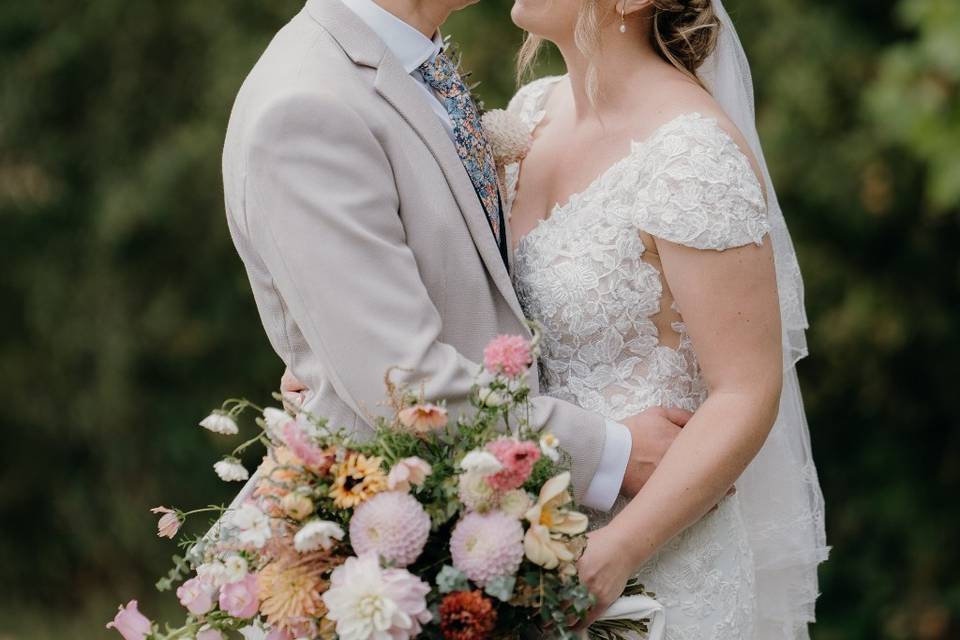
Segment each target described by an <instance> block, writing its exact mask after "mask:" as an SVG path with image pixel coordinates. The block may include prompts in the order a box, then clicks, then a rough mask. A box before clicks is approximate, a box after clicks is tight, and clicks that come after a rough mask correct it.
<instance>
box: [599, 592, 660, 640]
mask: <svg viewBox="0 0 960 640" xmlns="http://www.w3.org/2000/svg"><path fill="white" fill-rule="evenodd" d="M665 615H666V614H665V612H664V610H663V605H662V604H660V603H659V602H657V601H656V600H654V599H653V598H651V597H650V596H646V595H636V596H621V597H620V598H617V600H616V601H615V602H614V603H613V604H612V605H610V608H609V609H607V610H606V611H604V612H603V615H601V616H600V618H599V620H624V619H626V620H643V619H644V618H646V619H647V620H648V621H649V624H648V627H649V631H648V632H647V636H646V638H645V639H644V640H663V636H664V627H665V625H666V620H665Z"/></svg>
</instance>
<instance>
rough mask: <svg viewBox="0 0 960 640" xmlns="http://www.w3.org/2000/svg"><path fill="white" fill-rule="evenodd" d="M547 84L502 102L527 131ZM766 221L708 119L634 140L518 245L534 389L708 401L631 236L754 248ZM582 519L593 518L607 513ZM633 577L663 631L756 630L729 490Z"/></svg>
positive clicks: (645, 256) (612, 400) (614, 402)
mask: <svg viewBox="0 0 960 640" xmlns="http://www.w3.org/2000/svg"><path fill="white" fill-rule="evenodd" d="M557 80H558V79H557V78H544V79H541V80H537V81H535V82H533V83H531V84H529V85H527V86H525V87H524V88H523V89H521V90H520V92H519V93H518V94H517V95H516V96H515V97H514V99H513V100H512V101H511V104H510V110H511V111H512V112H514V113H516V114H517V115H519V117H520V118H521V119H522V120H523V121H524V122H525V123H526V124H527V125H528V126H529V127H530V130H531V131H532V130H533V129H534V128H535V127H536V125H537V124H538V123H539V121H540V119H541V118H542V116H543V111H542V109H543V103H544V101H545V97H546V95H547V94H548V93H549V89H550V88H551V87H552V86H553V85H554V84H555V83H556V81H557ZM518 173H519V166H518V165H513V166H511V167H508V168H507V171H506V179H507V181H506V192H507V195H506V199H507V204H508V206H509V205H510V204H512V200H513V196H514V195H515V189H516V182H517V176H518ZM768 230H769V229H768V223H767V217H766V209H765V205H764V199H763V193H762V190H761V187H760V183H759V182H758V180H757V178H756V176H755V174H754V172H753V170H752V169H751V166H750V162H749V160H748V159H747V157H746V156H745V155H744V154H743V153H742V152H741V151H740V150H739V148H738V147H737V146H736V144H735V143H734V142H733V140H732V139H731V138H730V137H729V136H728V135H727V134H726V133H725V132H724V131H723V129H721V128H720V126H719V125H718V124H717V122H716V121H715V120H713V119H710V118H705V117H702V116H700V115H699V114H696V113H690V114H686V115H681V116H679V117H677V118H675V119H673V120H671V121H669V122H667V123H666V124H664V125H663V126H661V127H659V128H658V129H657V130H656V131H655V132H654V133H653V134H652V135H651V136H649V137H648V138H647V139H645V140H643V141H640V142H634V143H632V145H631V150H630V153H629V154H628V155H627V156H626V157H625V158H623V159H622V160H620V161H619V162H617V163H615V164H614V165H613V166H611V167H610V168H609V169H607V170H606V171H605V172H604V173H603V174H602V175H600V176H599V177H598V178H597V179H596V180H594V182H593V183H591V184H590V185H589V186H588V187H587V188H586V189H585V190H583V191H582V192H580V193H578V194H576V195H574V196H572V197H571V198H570V199H569V201H568V202H566V203H564V204H561V205H558V206H557V207H555V208H554V209H553V211H552V212H551V214H550V216H549V217H548V218H547V219H546V220H543V221H542V222H540V223H539V225H538V226H536V227H535V228H534V229H533V230H532V231H530V233H529V234H528V235H527V236H525V237H524V238H522V239H521V240H520V243H519V245H518V247H517V250H516V258H515V269H514V281H515V286H516V288H517V291H518V294H519V297H520V301H521V303H522V305H523V308H524V310H525V312H526V314H527V316H528V317H529V318H531V319H533V320H536V321H538V322H539V323H540V324H542V325H543V327H544V337H543V343H542V349H543V352H542V367H541V370H542V378H543V383H542V388H543V389H544V390H545V392H546V393H548V394H550V395H552V396H557V397H560V398H563V399H565V400H568V401H570V402H572V403H575V404H577V405H579V406H581V407H584V408H586V409H590V410H592V411H595V412H597V413H600V414H601V415H604V416H606V417H608V418H611V419H614V420H621V419H624V418H626V417H629V416H631V415H634V414H636V413H639V412H641V411H643V410H644V409H647V408H649V407H653V406H669V407H681V408H683V409H687V410H689V411H695V410H696V409H697V407H699V406H700V404H701V403H702V402H703V401H704V399H705V397H706V387H705V385H704V381H703V378H702V376H701V372H700V368H699V365H698V363H697V357H696V354H695V353H694V350H693V346H692V344H691V341H690V339H689V337H688V335H687V333H686V330H685V327H684V324H683V318H682V315H681V313H680V310H679V309H678V308H677V305H676V303H674V302H673V299H672V296H671V295H670V291H669V287H668V286H667V283H666V282H665V280H664V278H663V277H662V275H661V273H660V270H659V269H658V266H659V261H658V260H657V259H656V256H651V255H649V252H648V251H647V250H645V247H644V243H643V241H642V239H641V232H646V233H648V234H650V235H652V236H656V237H658V238H663V239H666V240H669V241H672V242H676V243H680V244H683V245H687V246H690V247H694V248H697V249H703V250H724V249H728V248H731V247H738V246H743V245H746V244H749V243H758V244H759V243H761V242H762V241H763V238H764V236H765V235H766V234H767V232H768ZM623 504H624V502H622V501H621V502H619V503H618V504H617V505H616V506H615V507H614V510H613V512H614V513H615V512H616V511H618V510H619V509H621V508H622V507H623ZM590 515H591V520H592V522H593V526H599V525H601V524H603V523H604V522H605V521H608V520H609V518H610V517H611V516H610V515H609V514H599V513H592V514H590ZM639 577H640V579H641V581H642V582H643V583H644V585H645V586H646V588H647V589H648V590H650V591H653V592H655V594H656V598H657V600H658V601H660V602H661V603H662V604H663V605H664V608H665V613H666V637H667V638H668V639H670V640H735V639H736V640H744V639H749V638H754V637H761V636H760V635H755V634H757V633H758V632H757V630H756V629H755V617H756V602H757V597H756V596H757V594H756V593H755V580H754V563H753V560H752V555H751V548H750V546H749V544H748V539H747V531H746V527H745V525H744V520H743V515H742V513H741V509H740V504H739V500H738V497H737V496H736V495H734V496H731V497H728V498H726V499H724V500H723V501H722V502H721V503H720V505H719V507H718V508H717V509H716V510H715V511H713V512H711V513H709V514H707V515H706V516H704V517H703V519H702V520H700V521H699V522H698V523H696V524H695V525H693V526H691V527H689V528H688V529H687V530H685V531H684V532H682V533H681V534H679V535H678V536H676V537H675V538H674V539H673V540H671V541H670V542H669V543H668V544H667V545H666V546H665V547H664V548H663V549H662V550H661V551H660V552H659V553H657V555H656V556H655V557H654V558H653V559H651V560H650V561H649V562H648V563H647V564H646V565H645V566H644V567H643V568H642V569H641V571H640V572H639ZM777 637H780V638H783V637H786V636H783V635H779V636H777ZM791 637H792V636H791Z"/></svg>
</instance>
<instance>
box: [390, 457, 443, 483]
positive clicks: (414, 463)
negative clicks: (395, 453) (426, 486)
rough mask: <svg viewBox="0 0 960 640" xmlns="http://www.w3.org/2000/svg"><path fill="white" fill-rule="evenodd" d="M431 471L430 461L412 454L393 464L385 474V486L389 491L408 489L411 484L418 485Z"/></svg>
mask: <svg viewBox="0 0 960 640" xmlns="http://www.w3.org/2000/svg"><path fill="white" fill-rule="evenodd" d="M432 472H433V469H432V468H431V467H430V463H429V462H427V461H426V460H424V459H423V458H418V457H417V456H413V457H410V458H404V459H403V460H400V461H399V462H397V464H395V465H393V467H392V468H391V469H390V473H389V474H387V488H388V489H390V490H391V491H409V490H410V487H411V485H412V486H415V487H419V486H420V485H422V484H423V481H424V480H426V478H427V476H428V475H430V474H431V473H432Z"/></svg>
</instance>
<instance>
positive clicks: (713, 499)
mask: <svg viewBox="0 0 960 640" xmlns="http://www.w3.org/2000/svg"><path fill="white" fill-rule="evenodd" d="M656 243H657V248H658V251H659V254H660V258H661V262H662V266H663V273H664V278H665V279H666V281H667V283H668V285H669V287H670V290H671V292H672V293H673V296H674V299H675V300H676V302H677V305H678V306H679V308H680V312H681V314H682V315H683V319H684V321H685V323H686V325H687V330H688V333H689V335H690V337H691V339H692V340H693V345H694V349H695V351H696V353H697V358H698V359H699V361H700V365H701V368H702V371H703V376H704V379H705V381H706V383H707V385H708V389H709V396H708V398H707V400H706V401H705V402H704V403H703V405H702V406H701V407H700V408H699V409H698V410H697V411H696V412H695V413H694V415H693V417H692V418H691V419H690V421H689V422H688V423H687V425H686V427H685V428H684V429H683V431H682V432H681V433H680V435H679V436H678V437H677V439H676V440H675V441H674V443H673V445H672V446H671V447H670V449H669V450H668V451H667V453H666V455H665V456H664V457H663V459H662V460H661V462H660V465H659V466H658V467H657V469H656V471H655V472H654V473H653V475H652V476H651V477H650V479H649V480H648V481H647V483H646V485H644V487H643V489H642V490H641V491H640V492H639V493H638V494H637V495H636V497H634V499H633V500H632V501H631V502H630V504H629V505H627V506H626V507H625V508H624V509H623V511H621V512H620V513H619V514H618V515H617V516H616V518H615V519H614V520H613V521H612V522H611V523H610V524H609V525H608V526H607V527H604V528H603V529H600V530H598V531H597V532H595V533H594V534H593V535H592V536H591V538H590V545H589V546H588V548H587V551H586V552H585V553H584V556H583V558H582V559H581V562H580V565H579V570H580V576H581V579H583V580H584V581H585V582H586V583H587V584H588V586H589V587H590V589H591V592H593V593H594V595H595V596H597V599H598V603H597V607H596V612H597V613H601V612H602V611H603V609H605V608H606V606H607V605H609V604H610V603H611V602H612V601H613V600H614V599H616V597H617V596H618V595H619V593H620V592H621V591H622V589H623V585H624V583H625V581H626V579H627V578H628V577H629V576H630V575H631V574H632V573H634V572H635V571H636V570H637V569H638V568H639V567H641V566H642V565H643V564H644V563H645V562H646V561H647V560H648V559H649V558H650V557H651V556H652V555H653V554H654V552H656V550H657V549H659V548H660V547H661V546H662V545H663V544H664V543H665V542H667V541H668V540H669V539H670V538H672V537H673V536H675V535H676V534H678V533H679V532H681V531H682V530H683V529H685V528H686V527H688V526H690V525H691V524H693V523H694V522H696V521H697V520H699V519H700V518H701V517H703V515H704V514H705V513H706V512H707V511H709V510H710V509H711V508H712V507H713V506H714V505H715V504H716V503H717V502H718V501H719V500H721V499H722V498H723V496H724V494H725V493H726V491H727V490H728V489H729V488H730V486H731V485H732V484H734V483H735V481H736V480H737V478H738V477H739V476H740V474H741V473H742V472H743V470H744V469H745V468H746V466H747V465H748V464H749V462H750V461H751V460H752V459H753V457H754V456H755V455H756V453H757V452H758V451H759V450H760V447H761V446H762V445H763V442H764V440H765V439H766V437H767V434H768V433H769V431H770V428H771V426H772V425H773V422H774V420H775V419H776V415H777V410H778V406H779V397H780V389H781V382H782V380H781V377H782V358H781V346H780V345H781V342H780V307H779V302H778V298H777V285H776V274H775V270H774V264H773V253H772V249H771V246H770V240H769V238H767V239H766V240H765V242H764V244H763V245H762V246H756V245H748V246H744V247H739V248H736V249H729V250H726V251H722V252H717V251H712V250H707V251H704V250H698V249H692V248H689V247H686V246H682V245H679V244H675V243H672V242H667V241H664V240H661V239H657V240H656Z"/></svg>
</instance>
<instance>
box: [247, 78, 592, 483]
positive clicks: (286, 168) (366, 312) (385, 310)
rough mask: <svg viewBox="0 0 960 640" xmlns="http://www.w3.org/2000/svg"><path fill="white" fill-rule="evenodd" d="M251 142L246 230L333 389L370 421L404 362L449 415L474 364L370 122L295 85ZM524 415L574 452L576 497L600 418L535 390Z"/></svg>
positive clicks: (462, 398) (263, 118)
mask: <svg viewBox="0 0 960 640" xmlns="http://www.w3.org/2000/svg"><path fill="white" fill-rule="evenodd" d="M248 141H249V142H248V145H247V162H246V164H247V176H246V185H245V197H246V206H245V211H246V219H245V220H244V221H243V224H244V225H245V227H246V229H245V233H246V234H247V236H248V239H249V241H250V243H251V245H252V246H253V247H254V248H255V250H256V251H257V253H259V254H260V256H261V258H262V260H263V261H264V263H265V265H266V267H267V269H268V270H269V272H270V274H271V276H272V277H273V279H274V281H275V286H276V287H277V289H278V292H279V294H280V295H281V297H282V298H283V299H284V301H285V303H286V304H287V306H288V309H289V313H290V314H291V315H292V317H293V320H294V321H295V322H296V324H297V325H298V327H299V328H300V330H301V332H302V334H303V336H304V338H305V339H306V341H307V343H308V344H309V346H310V349H311V350H312V351H313V352H314V353H315V354H316V355H317V357H319V358H320V359H321V360H322V366H323V369H324V370H325V371H324V374H325V375H326V376H327V377H328V378H329V381H330V383H331V384H332V385H333V387H334V389H335V390H336V392H337V395H338V396H340V398H341V399H342V400H343V401H344V402H346V403H348V404H349V405H350V407H351V408H352V409H353V410H354V411H355V412H356V413H357V414H358V415H359V416H361V417H362V418H363V419H364V420H365V421H366V422H367V423H372V418H373V417H374V416H375V415H377V414H383V415H386V413H387V412H388V410H387V409H386V408H385V407H384V406H383V404H382V403H383V394H384V387H383V377H384V374H385V372H386V371H387V370H388V369H389V368H391V367H402V368H404V369H407V370H408V371H407V372H400V371H398V372H397V373H398V375H397V376H395V380H397V381H407V382H411V383H414V382H415V383H417V384H420V383H421V382H423V383H425V396H426V397H427V398H430V399H446V400H447V401H448V406H449V408H450V410H451V413H452V415H456V414H457V412H458V411H459V410H461V409H463V408H464V407H466V403H467V399H468V394H469V390H470V387H471V386H472V384H473V382H474V379H475V375H476V374H477V372H478V371H479V365H478V364H477V363H474V362H472V361H470V360H469V359H467V358H465V357H464V356H463V355H461V354H460V353H458V352H457V350H456V349H454V348H453V347H452V346H450V345H449V344H445V343H443V342H441V341H440V339H439V336H440V335H441V317H440V314H439V312H438V310H437V308H436V307H435V306H434V304H433V302H432V301H431V299H430V297H429V296H428V294H427V290H426V287H425V286H424V284H423V282H422V280H421V278H420V275H419V271H418V269H417V263H416V260H415V256H414V255H413V252H412V251H411V249H410V248H409V247H408V246H407V244H406V241H405V232H404V227H403V224H402V221H401V218H400V216H399V215H398V210H399V199H398V195H397V190H396V186H395V184H394V179H393V171H392V170H391V167H390V163H389V161H388V159H387V156H386V154H385V153H384V151H383V149H382V147H381V146H380V144H379V142H378V141H377V139H376V138H375V137H374V135H373V133H372V132H371V131H370V129H369V127H368V126H367V125H366V123H365V122H364V121H363V120H362V119H361V118H360V117H359V116H358V115H357V114H356V113H355V112H353V111H352V110H351V109H349V107H347V106H346V105H344V104H342V103H341V102H339V101H338V100H336V99H335V98H330V97H324V96H321V95H315V94H295V95H289V96H285V97H280V98H277V99H275V100H274V102H273V103H272V104H271V105H270V106H268V107H267V108H266V109H265V110H264V112H263V113H262V114H261V115H260V117H259V118H257V120H256V121H255V122H254V124H253V128H252V130H251V131H250V133H249V137H248ZM401 374H402V375H401ZM303 382H304V383H306V384H307V385H308V386H310V387H311V388H318V386H319V384H320V381H319V380H311V379H309V378H308V379H305V380H303ZM532 422H533V423H534V425H535V426H536V427H537V428H547V429H549V430H551V431H553V432H554V433H555V434H556V435H557V437H558V438H559V439H560V441H561V446H563V447H564V448H565V449H566V450H567V451H569V452H570V453H571V455H572V456H573V457H574V460H575V465H574V471H573V480H574V487H575V489H576V491H577V493H578V495H582V494H583V492H584V491H585V490H586V487H587V486H588V484H589V482H590V480H591V478H592V477H593V475H594V473H595V471H596V467H597V464H598V463H599V460H600V454H601V450H602V448H603V443H604V438H605V432H604V423H603V419H602V418H601V417H600V416H598V415H595V414H592V413H589V412H586V411H583V410H582V409H579V408H577V407H575V406H573V405H570V404H568V403H564V402H560V401H557V400H554V399H551V398H543V397H541V398H536V399H535V400H534V410H533V412H532Z"/></svg>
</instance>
